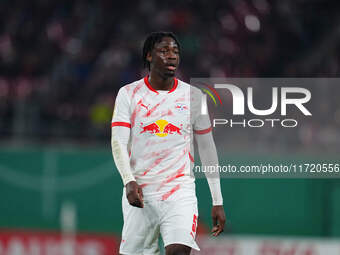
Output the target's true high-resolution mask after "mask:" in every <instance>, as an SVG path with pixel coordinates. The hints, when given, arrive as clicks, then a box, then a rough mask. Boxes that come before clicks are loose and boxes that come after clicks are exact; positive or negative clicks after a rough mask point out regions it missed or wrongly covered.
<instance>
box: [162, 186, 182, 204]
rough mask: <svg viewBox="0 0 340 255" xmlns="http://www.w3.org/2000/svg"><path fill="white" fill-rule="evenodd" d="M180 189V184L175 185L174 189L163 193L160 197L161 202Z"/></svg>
mask: <svg viewBox="0 0 340 255" xmlns="http://www.w3.org/2000/svg"><path fill="white" fill-rule="evenodd" d="M180 187H181V185H180V184H177V185H176V186H175V187H173V188H172V189H171V190H169V191H168V192H167V193H165V194H164V195H163V196H162V200H163V201H164V200H167V199H168V198H169V197H170V196H171V195H172V194H174V193H175V192H176V191H177V190H179V188H180Z"/></svg>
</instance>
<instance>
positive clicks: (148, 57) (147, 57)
mask: <svg viewBox="0 0 340 255" xmlns="http://www.w3.org/2000/svg"><path fill="white" fill-rule="evenodd" d="M146 60H147V61H149V63H151V61H152V55H151V52H150V51H149V52H148V54H146Z"/></svg>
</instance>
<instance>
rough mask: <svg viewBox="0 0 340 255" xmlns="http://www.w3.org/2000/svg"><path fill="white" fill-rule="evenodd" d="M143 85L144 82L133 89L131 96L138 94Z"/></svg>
mask: <svg viewBox="0 0 340 255" xmlns="http://www.w3.org/2000/svg"><path fill="white" fill-rule="evenodd" d="M141 87H143V82H141V83H139V84H138V85H137V86H136V87H135V88H134V89H133V91H132V95H131V98H134V96H135V95H136V93H137V91H138V90H139V89H140V88H141Z"/></svg>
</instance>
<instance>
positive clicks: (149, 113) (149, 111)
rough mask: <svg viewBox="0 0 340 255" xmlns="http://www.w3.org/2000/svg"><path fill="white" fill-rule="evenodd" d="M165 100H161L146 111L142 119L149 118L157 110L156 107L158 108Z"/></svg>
mask: <svg viewBox="0 0 340 255" xmlns="http://www.w3.org/2000/svg"><path fill="white" fill-rule="evenodd" d="M165 100H166V98H163V99H162V101H161V102H159V103H158V104H156V105H155V106H154V107H152V108H151V109H150V110H148V111H147V112H146V114H145V115H144V117H149V116H150V115H151V114H152V113H153V112H154V111H155V110H156V109H157V108H158V106H160V105H161V104H163V103H164V102H165Z"/></svg>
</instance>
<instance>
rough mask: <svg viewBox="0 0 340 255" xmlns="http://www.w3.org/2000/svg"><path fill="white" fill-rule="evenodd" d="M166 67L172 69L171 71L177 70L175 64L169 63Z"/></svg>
mask: <svg viewBox="0 0 340 255" xmlns="http://www.w3.org/2000/svg"><path fill="white" fill-rule="evenodd" d="M165 68H166V69H168V70H170V71H175V70H176V68H177V67H176V65H175V64H167V65H165Z"/></svg>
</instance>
